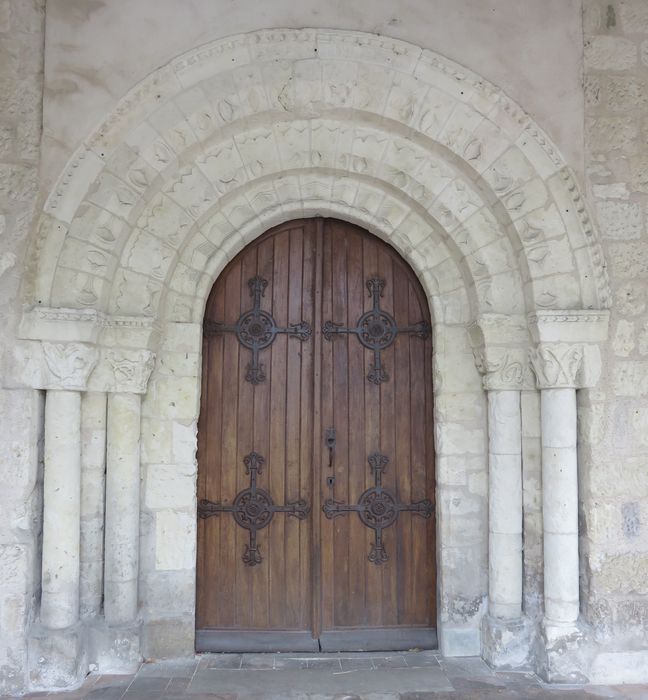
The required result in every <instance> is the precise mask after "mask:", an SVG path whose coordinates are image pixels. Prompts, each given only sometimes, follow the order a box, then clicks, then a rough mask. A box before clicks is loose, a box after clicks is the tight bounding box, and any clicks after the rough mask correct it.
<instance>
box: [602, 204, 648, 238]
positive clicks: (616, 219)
mask: <svg viewBox="0 0 648 700" xmlns="http://www.w3.org/2000/svg"><path fill="white" fill-rule="evenodd" d="M596 210H597V212H598V216H599V221H600V223H601V231H602V234H603V236H604V237H605V238H616V239H629V238H639V237H640V236H641V233H642V231H643V227H644V221H643V210H642V208H641V206H640V205H639V204H637V203H636V202H617V201H614V200H607V201H604V202H597V203H596Z"/></svg>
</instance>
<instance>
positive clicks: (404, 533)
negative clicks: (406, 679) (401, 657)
mask: <svg viewBox="0 0 648 700" xmlns="http://www.w3.org/2000/svg"><path fill="white" fill-rule="evenodd" d="M393 280H394V318H395V319H396V323H397V324H398V326H399V327H401V328H404V327H407V326H408V325H409V324H410V309H409V287H410V285H409V280H408V276H407V274H405V271H404V270H403V269H402V266H401V265H400V264H399V263H398V262H397V261H394V275H393ZM412 342H413V341H412V340H411V338H410V337H409V336H407V335H401V336H400V337H398V338H397V339H396V343H395V344H394V370H393V374H394V401H395V406H396V407H397V408H396V415H395V422H394V425H395V428H396V436H397V439H396V440H395V453H394V476H395V478H396V496H397V498H398V500H399V501H401V502H406V503H408V502H411V501H412V492H413V489H412V484H411V473H410V460H411V453H410V443H411V437H410V433H411V404H410V396H411V393H412V391H413V390H414V386H413V385H414V383H415V382H416V378H415V377H412V376H411V374H412V370H413V369H414V370H415V369H416V368H415V367H414V368H413V367H412V366H411V365H410V345H411V343H412ZM420 342H421V341H419V343H420ZM420 379H421V378H420V377H419V382H420ZM421 408H422V407H421ZM421 493H422V492H421ZM421 497H422V496H421ZM415 517H416V516H412V515H410V514H404V515H403V517H400V518H399V519H398V521H397V523H396V525H395V527H394V533H393V534H394V547H395V548H396V551H395V554H396V558H397V559H396V561H397V567H396V576H395V577H394V581H393V582H392V585H394V583H395V584H396V586H397V590H394V592H393V595H394V596H395V598H396V602H397V609H396V610H395V611H393V613H392V614H395V621H394V623H393V624H405V623H406V622H409V620H407V614H408V611H409V610H410V608H411V607H412V600H411V598H410V594H411V593H412V590H413V586H412V579H413V578H415V576H414V575H413V573H412V548H413V547H417V546H419V543H418V542H416V541H415V540H414V539H413V537H412V520H413V519H414V518H415ZM420 546H422V547H423V548H424V547H425V538H423V540H422V542H421V543H420Z"/></svg>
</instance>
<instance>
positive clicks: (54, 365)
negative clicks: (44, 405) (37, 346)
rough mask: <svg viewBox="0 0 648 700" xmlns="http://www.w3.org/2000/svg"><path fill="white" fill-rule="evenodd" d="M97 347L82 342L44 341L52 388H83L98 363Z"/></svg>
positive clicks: (49, 385) (49, 384) (48, 382)
mask: <svg viewBox="0 0 648 700" xmlns="http://www.w3.org/2000/svg"><path fill="white" fill-rule="evenodd" d="M98 355H99V353H98V352H97V349H96V348H93V347H90V346H88V345H83V344H82V343H43V356H44V358H45V364H46V365H47V370H48V372H49V378H48V379H47V381H46V383H47V385H48V387H49V388H51V389H70V390H83V389H85V388H86V385H87V383H88V377H89V376H90V373H91V372H92V370H93V369H94V367H95V365H96V364H97V359H98Z"/></svg>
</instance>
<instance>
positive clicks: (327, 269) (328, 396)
mask: <svg viewBox="0 0 648 700" xmlns="http://www.w3.org/2000/svg"><path fill="white" fill-rule="evenodd" d="M327 224H328V222H327ZM319 235H320V239H321V248H322V282H321V299H322V301H321V307H322V310H321V319H320V320H321V323H319V324H318V332H321V328H322V324H323V323H324V322H325V321H329V320H332V319H333V246H332V239H331V232H330V227H329V226H328V225H326V226H325V227H324V229H323V230H322V231H320V234H319ZM320 348H321V375H320V405H321V421H320V426H321V432H320V435H319V436H317V437H319V445H318V446H317V447H316V448H315V449H316V450H317V449H318V448H319V450H320V453H319V454H320V455H323V461H321V462H320V464H322V470H321V472H322V473H321V474H320V476H319V478H318V485H317V487H316V488H318V489H319V491H320V498H321V501H322V502H324V501H325V500H327V499H329V498H333V499H338V498H339V495H338V489H336V488H335V486H333V487H329V486H328V484H327V483H326V479H327V478H328V477H329V476H334V475H335V464H336V462H337V459H338V456H337V450H336V451H335V454H334V462H333V468H332V469H329V466H328V455H327V454H326V452H325V451H324V449H323V435H324V433H325V431H326V430H327V429H328V428H330V427H333V426H334V415H333V381H332V378H333V341H328V340H320ZM316 439H317V438H316ZM316 444H317V443H316ZM318 514H319V518H320V523H321V545H320V546H321V601H322V605H321V625H322V629H332V628H333V626H334V620H333V613H334V596H335V580H334V572H335V558H334V557H335V548H334V534H333V533H334V524H333V523H334V521H332V520H328V519H327V518H326V517H325V516H324V514H323V513H322V512H321V510H320V511H319V513H318Z"/></svg>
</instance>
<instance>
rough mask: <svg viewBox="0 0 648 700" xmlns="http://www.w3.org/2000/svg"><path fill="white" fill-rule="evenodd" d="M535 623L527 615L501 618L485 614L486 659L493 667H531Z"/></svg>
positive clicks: (484, 638)
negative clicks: (506, 618)
mask: <svg viewBox="0 0 648 700" xmlns="http://www.w3.org/2000/svg"><path fill="white" fill-rule="evenodd" d="M532 639H533V624H532V623H531V620H529V619H528V618H527V617H518V618H515V619H513V620H500V619H499V618H496V617H491V616H490V615H485V616H484V619H483V620H482V652H481V656H482V658H483V659H484V661H485V662H486V663H487V664H488V665H489V666H492V667H493V668H498V669H503V670H511V669H519V668H523V667H529V661H530V658H531V647H532Z"/></svg>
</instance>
